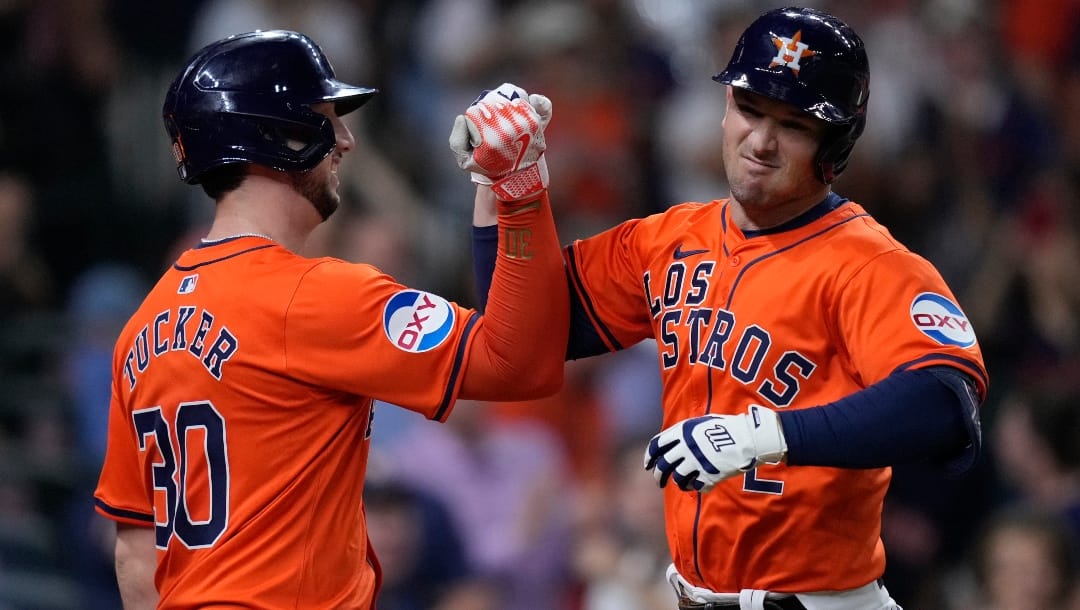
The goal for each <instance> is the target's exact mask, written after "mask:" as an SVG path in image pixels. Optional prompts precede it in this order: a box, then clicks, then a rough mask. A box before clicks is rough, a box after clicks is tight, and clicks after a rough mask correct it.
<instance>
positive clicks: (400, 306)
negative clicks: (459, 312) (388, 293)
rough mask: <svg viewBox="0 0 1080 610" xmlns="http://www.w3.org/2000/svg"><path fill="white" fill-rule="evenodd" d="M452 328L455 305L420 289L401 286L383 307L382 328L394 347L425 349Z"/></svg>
mask: <svg viewBox="0 0 1080 610" xmlns="http://www.w3.org/2000/svg"><path fill="white" fill-rule="evenodd" d="M453 329H454V308H453V307H451V306H450V303H448V302H447V301H446V299H444V298H442V297H440V296H438V295H435V294H431V293H430V292H424V291H422V290H402V291H401V292H399V293H397V294H395V295H394V296H392V297H390V300H389V301H387V302H386V308H385V309H384V310H383V330H384V331H385V332H386V337H387V338H388V339H390V343H393V344H394V347H396V348H398V349H400V350H403V351H406V352H413V353H419V352H426V351H428V350H431V349H434V348H436V347H438V346H439V345H441V344H442V343H443V342H444V341H446V338H447V337H449V336H450V333H451V331H453Z"/></svg>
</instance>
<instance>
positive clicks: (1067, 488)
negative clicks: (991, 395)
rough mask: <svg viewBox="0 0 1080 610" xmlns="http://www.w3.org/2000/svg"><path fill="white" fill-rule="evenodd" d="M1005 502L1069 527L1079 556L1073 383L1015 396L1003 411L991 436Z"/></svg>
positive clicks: (1079, 437)
mask: <svg viewBox="0 0 1080 610" xmlns="http://www.w3.org/2000/svg"><path fill="white" fill-rule="evenodd" d="M991 443H992V446H993V447H994V448H995V456H996V463H997V465H998V470H999V472H1000V476H1001V480H1002V483H1003V484H1004V486H1005V489H1006V491H1007V492H1008V493H1009V494H1010V496H1007V497H1006V500H1005V502H1006V503H1008V504H1013V505H1020V506H1029V507H1034V508H1036V509H1038V510H1039V511H1042V512H1044V513H1046V514H1052V515H1054V516H1055V518H1060V519H1064V520H1065V521H1066V523H1067V524H1068V526H1069V527H1070V528H1072V536H1071V537H1070V538H1067V539H1066V541H1069V540H1071V542H1072V546H1073V551H1074V553H1080V390H1078V389H1077V386H1076V384H1075V381H1073V382H1072V383H1069V384H1061V383H1060V382H1059V383H1058V384H1054V385H1047V386H1043V387H1039V388H1037V389H1034V390H1028V391H1018V392H1016V393H1014V394H1013V395H1011V396H1009V397H1008V398H1007V399H1006V400H1005V401H1004V403H1003V404H1002V406H1001V413H1000V414H999V415H998V417H997V421H996V424H995V426H994V430H993V435H992V437H991Z"/></svg>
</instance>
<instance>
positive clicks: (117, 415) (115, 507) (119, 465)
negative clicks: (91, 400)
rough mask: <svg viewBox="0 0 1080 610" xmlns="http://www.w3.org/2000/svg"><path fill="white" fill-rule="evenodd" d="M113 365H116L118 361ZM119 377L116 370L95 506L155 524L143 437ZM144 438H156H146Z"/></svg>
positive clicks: (130, 519) (104, 511) (112, 516)
mask: <svg viewBox="0 0 1080 610" xmlns="http://www.w3.org/2000/svg"><path fill="white" fill-rule="evenodd" d="M115 358H116V356H114V360H115ZM113 366H114V369H116V363H115V362H114V365H113ZM119 379H122V376H121V375H120V374H119V373H118V372H117V371H116V370H114V374H113V383H112V398H111V404H110V405H109V437H108V438H109V440H108V445H107V446H106V449H105V463H104V466H103V467H102V469H101V476H100V478H99V480H98V486H97V490H96V491H95V492H94V508H95V510H97V512H98V513H100V514H101V515H103V516H105V517H108V518H109V519H112V520H114V521H120V522H123V523H130V524H132V525H141V526H146V527H152V526H153V525H154V507H153V504H152V502H153V495H154V494H153V489H151V488H150V486H149V482H148V481H147V474H146V473H145V472H144V471H143V463H142V460H141V459H140V458H139V442H140V440H139V438H138V437H137V435H136V433H135V428H134V425H133V424H132V422H131V415H130V412H129V409H127V408H126V407H125V406H124V405H123V404H121V402H120V399H119V395H120V394H119V393H118V392H117V387H116V384H117V383H118V380H119ZM145 442H148V443H150V442H153V440H152V438H147V439H146V441H145Z"/></svg>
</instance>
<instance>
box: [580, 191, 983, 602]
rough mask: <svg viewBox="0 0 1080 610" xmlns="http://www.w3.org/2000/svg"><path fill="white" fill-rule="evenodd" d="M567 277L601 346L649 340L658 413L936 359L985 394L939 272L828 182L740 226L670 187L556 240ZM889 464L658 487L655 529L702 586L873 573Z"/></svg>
mask: <svg viewBox="0 0 1080 610" xmlns="http://www.w3.org/2000/svg"><path fill="white" fill-rule="evenodd" d="M566 257H567V262H568V265H569V273H570V276H571V281H572V284H573V287H574V288H573V289H574V290H576V291H577V294H578V296H579V298H580V299H581V301H582V302H583V303H584V305H585V308H586V310H587V312H588V314H589V316H590V318H591V321H592V323H593V325H594V326H595V328H596V330H597V333H598V334H599V335H600V336H601V337H602V338H603V340H604V341H605V343H606V344H607V346H608V347H609V348H610V349H620V348H623V347H626V346H629V345H631V344H634V343H636V342H638V341H641V340H642V339H645V338H650V337H653V338H655V339H656V341H657V350H658V354H657V356H658V358H659V365H660V372H661V379H662V381H663V388H664V389H663V427H664V428H666V427H668V426H671V425H673V424H675V423H676V422H678V421H680V420H683V419H685V418H689V417H695V416H700V415H704V414H707V413H717V414H741V413H745V412H746V409H747V406H748V405H749V404H752V403H754V404H760V405H764V406H768V407H770V408H773V409H777V410H782V409H803V408H808V407H813V406H817V405H822V404H825V403H829V402H832V401H835V400H838V399H840V398H842V397H844V396H846V395H848V394H851V393H853V392H856V391H858V390H861V389H863V388H865V387H867V386H869V385H871V384H873V383H875V382H877V381H880V380H881V379H883V378H885V377H887V376H888V375H889V374H890V373H892V372H894V371H897V370H903V369H913V368H920V367H929V366H939V365H946V366H952V367H955V368H957V369H960V370H962V371H964V372H965V373H967V374H968V375H970V376H971V377H972V378H973V379H974V380H975V382H976V384H977V385H978V387H979V391H980V392H981V393H982V394H983V395H985V391H986V384H987V375H986V370H985V368H984V365H983V362H982V355H981V353H980V349H979V346H978V344H977V342H976V338H975V334H974V332H973V331H972V328H971V325H970V324H969V322H968V320H967V318H966V316H965V315H964V313H963V311H962V310H961V309H960V307H959V306H958V305H957V303H956V299H955V298H954V297H953V295H952V293H951V292H950V291H949V289H948V287H947V286H946V285H945V282H944V281H943V279H942V278H941V276H940V274H939V273H938V272H937V271H936V270H935V269H934V267H933V266H932V265H931V264H930V263H929V262H927V261H926V260H925V259H923V258H921V257H919V256H917V255H916V254H914V253H912V252H910V251H909V250H908V249H907V248H905V247H904V246H903V245H902V244H900V243H898V242H897V241H896V240H895V239H894V238H893V237H892V236H891V235H890V234H889V232H888V231H887V230H886V229H885V228H884V227H882V226H881V225H880V224H878V223H877V222H876V221H875V220H874V219H873V218H872V217H871V216H870V215H868V214H867V213H866V211H865V210H864V209H863V208H862V207H860V206H859V205H858V204H856V203H854V202H850V201H847V200H844V199H841V198H839V197H838V196H836V195H830V196H829V198H828V199H827V200H826V201H825V202H823V203H822V204H820V205H819V206H817V207H815V208H814V209H813V210H812V211H810V212H808V213H807V214H804V215H803V216H802V217H800V218H798V219H795V220H794V221H791V222H789V223H787V224H785V225H783V226H781V227H777V228H776V229H774V230H769V231H763V232H757V233H753V234H744V233H743V232H742V231H741V230H740V229H739V228H737V227H736V226H735V225H734V224H733V223H732V220H731V212H730V206H729V205H728V201H726V200H721V201H714V202H711V203H707V204H702V203H685V204H681V205H678V206H675V207H673V208H671V209H669V210H667V211H666V212H665V213H662V214H657V215H653V216H650V217H648V218H644V219H637V220H631V221H628V222H625V223H623V224H621V225H619V226H617V227H614V228H613V229H610V230H608V231H606V232H604V233H601V234H599V235H597V236H595V237H592V238H589V239H585V240H582V241H577V242H575V243H573V244H571V245H570V246H568V247H567V249H566ZM890 476H891V470H890V469H888V468H882V469H865V470H858V469H840V468H820V467H806V466H799V467H787V466H785V465H783V464H780V465H775V466H770V465H765V466H761V467H759V468H756V469H754V470H751V471H749V472H746V473H745V475H743V476H739V477H733V478H731V479H728V480H727V481H724V482H723V483H721V484H720V485H718V486H717V487H716V488H715V489H713V490H712V491H710V492H708V493H704V494H699V493H692V492H684V491H681V490H679V489H678V488H677V487H676V486H674V485H669V486H667V488H666V489H665V490H664V500H665V515H666V517H665V518H666V528H667V536H668V542H669V544H670V548H671V553H672V557H673V560H674V563H675V567H676V568H677V569H678V570H679V572H680V573H681V574H682V575H683V577H685V578H686V579H687V580H688V581H689V582H690V583H692V584H694V585H697V586H701V587H706V588H708V589H711V590H713V591H717V592H726V593H731V592H738V591H740V590H742V589H765V590H770V591H778V592H813V591H826V590H844V589H850V588H854V587H858V586H861V585H864V584H866V583H868V582H871V581H872V580H874V579H876V578H878V577H880V576H881V575H882V573H883V572H884V566H885V553H884V549H883V547H882V543H881V540H880V538H879V532H880V529H881V509H882V502H883V500H884V497H885V492H886V489H887V487H888V484H889V479H890Z"/></svg>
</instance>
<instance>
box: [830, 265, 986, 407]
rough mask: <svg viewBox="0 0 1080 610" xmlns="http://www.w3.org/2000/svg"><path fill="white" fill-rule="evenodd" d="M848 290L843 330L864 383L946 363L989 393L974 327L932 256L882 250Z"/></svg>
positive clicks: (843, 303)
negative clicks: (932, 261)
mask: <svg viewBox="0 0 1080 610" xmlns="http://www.w3.org/2000/svg"><path fill="white" fill-rule="evenodd" d="M898 259H903V260H898ZM898 270H903V272H898ZM843 294H844V296H843V298H842V300H841V304H840V305H839V306H838V307H839V309H838V311H837V312H836V315H837V316H838V317H839V320H840V323H839V324H840V333H839V334H840V337H842V338H843V343H844V345H845V347H846V349H847V350H848V354H849V356H850V358H851V360H852V362H853V364H854V366H855V369H856V370H857V371H858V373H859V374H860V375H862V376H863V379H862V383H863V384H865V385H870V384H872V383H875V382H877V381H880V380H881V379H884V378H885V377H887V376H888V375H889V374H891V373H893V372H894V371H895V370H898V369H914V368H924V367H928V366H940V365H944V366H951V367H953V368H956V369H959V370H961V371H964V372H965V373H967V374H968V375H970V376H971V377H972V379H974V380H975V383H976V385H977V386H978V390H979V394H980V395H981V396H983V397H985V396H986V390H987V384H988V376H987V373H986V368H985V365H984V364H983V358H982V352H981V350H980V348H979V344H978V341H977V340H976V337H975V331H974V329H973V328H972V327H971V322H970V321H969V320H968V318H967V315H965V314H964V312H963V310H962V309H960V306H959V305H958V304H957V300H956V297H955V296H953V294H952V292H951V291H950V290H949V288H948V286H946V284H945V281H944V279H942V278H941V276H940V274H939V273H938V272H937V271H936V270H935V269H934V268H933V266H932V265H931V264H930V263H929V262H928V261H926V260H925V259H923V258H922V257H920V256H918V255H916V254H914V253H912V252H909V251H904V250H895V251H892V252H888V253H885V254H882V255H880V256H877V257H875V258H874V259H872V260H871V261H869V262H868V263H867V264H866V265H865V266H864V267H863V268H862V269H860V270H859V271H858V272H857V273H856V274H855V275H854V276H853V277H852V278H851V280H850V281H849V283H848V285H847V286H846V287H844V289H843ZM883 339H884V340H883ZM897 363H901V364H900V365H899V366H898V364H897Z"/></svg>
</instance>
